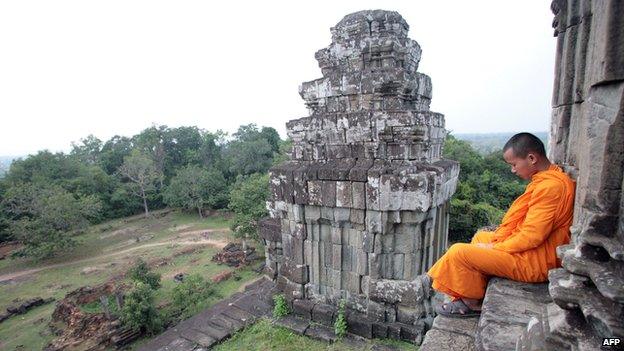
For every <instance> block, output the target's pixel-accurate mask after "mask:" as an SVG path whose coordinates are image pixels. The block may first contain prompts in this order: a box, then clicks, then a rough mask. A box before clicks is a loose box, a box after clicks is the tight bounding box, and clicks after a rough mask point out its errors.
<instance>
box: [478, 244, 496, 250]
mask: <svg viewBox="0 0 624 351" xmlns="http://www.w3.org/2000/svg"><path fill="white" fill-rule="evenodd" d="M477 247H482V248H484V249H491V248H493V247H494V244H493V243H477Z"/></svg>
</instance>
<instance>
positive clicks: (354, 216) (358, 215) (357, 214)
mask: <svg viewBox="0 0 624 351" xmlns="http://www.w3.org/2000/svg"><path fill="white" fill-rule="evenodd" d="M365 215H366V212H365V211H364V210H358V209H355V208H352V209H350V214H349V221H350V222H351V223H354V224H364V218H365Z"/></svg>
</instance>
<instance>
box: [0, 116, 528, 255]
mask: <svg viewBox="0 0 624 351" xmlns="http://www.w3.org/2000/svg"><path fill="white" fill-rule="evenodd" d="M290 145H291V143H290V141H289V140H282V139H281V138H280V136H279V134H278V133H277V131H276V130H275V129H273V128H270V127H258V126H256V125H255V124H249V125H243V126H240V127H239V128H238V130H237V131H236V132H235V133H233V134H232V135H231V136H230V137H228V135H227V134H226V133H223V132H221V131H217V132H209V131H205V130H203V129H200V128H197V127H177V128H170V127H167V126H152V127H150V128H147V129H145V130H143V131H142V132H140V133H139V134H137V135H134V136H132V137H124V136H114V137H112V138H110V139H109V140H106V141H102V140H100V139H98V138H97V137H95V136H93V135H89V136H87V137H85V138H83V139H81V140H80V141H78V142H75V143H72V149H71V151H70V152H69V153H62V152H59V153H52V152H49V151H47V150H44V151H40V152H38V153H37V154H34V155H30V156H28V157H25V158H22V159H17V160H14V161H13V163H12V164H11V166H10V168H9V170H8V171H7V172H6V174H5V175H4V177H3V178H1V179H0V242H3V241H10V240H17V241H20V242H22V243H23V244H24V245H25V247H24V249H23V250H22V251H20V254H22V255H29V256H32V257H35V258H45V257H49V256H52V255H55V254H57V253H59V252H62V251H63V250H67V249H71V248H72V247H73V246H74V245H75V244H76V240H74V237H75V236H76V235H79V234H80V233H81V232H83V231H84V230H85V229H86V228H87V227H88V225H89V224H94V223H98V222H102V221H105V220H109V219H114V218H120V217H125V216H129V215H135V214H140V213H143V214H144V215H145V216H148V215H149V213H150V211H152V210H155V209H161V208H164V207H172V208H180V209H182V210H186V211H193V212H195V213H197V214H198V215H199V216H200V217H203V216H204V215H205V214H206V211H208V210H219V209H224V210H225V209H229V210H231V211H232V212H233V213H234V220H233V223H234V224H233V229H235V231H236V232H237V234H239V235H240V236H241V237H245V238H255V237H257V236H256V235H255V234H256V233H255V231H256V223H257V220H258V219H259V217H261V216H264V215H266V210H265V209H264V199H266V197H267V196H268V176H267V173H268V170H269V168H270V167H271V166H272V165H273V164H276V163H279V162H281V161H283V160H286V159H287V158H288V153H289V150H290ZM444 157H445V158H448V159H453V160H456V161H459V163H460V166H461V172H460V180H459V184H458V188H457V192H456V194H455V195H454V197H453V198H452V200H451V216H450V230H449V236H450V240H451V241H467V240H469V239H470V237H471V236H472V234H473V233H474V232H475V231H476V230H477V229H478V228H480V227H482V226H487V225H496V224H498V223H499V222H500V219H501V217H502V215H503V214H504V211H505V210H506V209H507V208H508V207H509V205H510V204H511V202H512V201H513V200H514V199H515V198H516V197H517V196H518V195H520V194H521V193H522V192H523V191H524V187H525V186H526V183H525V182H523V181H521V180H520V179H519V178H517V177H516V176H515V175H513V174H512V173H511V172H510V169H509V166H508V165H507V164H506V163H505V162H504V161H503V159H502V152H501V150H496V151H493V152H491V153H489V154H485V155H484V154H483V153H479V152H477V150H475V148H473V146H471V144H470V143H469V142H467V141H463V140H459V139H457V138H455V137H453V136H452V135H450V134H449V135H448V136H447V138H446V143H445V148H444ZM239 231H240V233H238V232H239Z"/></svg>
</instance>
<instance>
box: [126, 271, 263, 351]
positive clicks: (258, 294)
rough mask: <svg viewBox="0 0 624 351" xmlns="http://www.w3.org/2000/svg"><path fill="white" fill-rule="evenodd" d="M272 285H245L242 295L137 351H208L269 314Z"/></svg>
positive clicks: (195, 317) (224, 301)
mask: <svg viewBox="0 0 624 351" xmlns="http://www.w3.org/2000/svg"><path fill="white" fill-rule="evenodd" d="M273 294H275V285H274V284H273V282H272V281H270V280H268V279H267V278H265V277H262V278H260V279H258V280H257V281H255V282H253V283H251V284H249V285H248V286H247V287H246V288H245V291H244V292H242V293H236V294H234V295H232V296H231V297H230V298H228V299H225V300H222V301H220V302H219V303H217V304H215V305H214V306H212V307H211V308H208V309H206V310H204V311H202V312H201V313H199V314H198V315H196V316H194V317H192V318H189V319H187V320H184V321H182V322H180V323H179V324H178V325H176V326H175V327H173V328H169V329H167V330H166V331H165V332H164V333H162V334H160V335H158V336H157V337H155V338H153V339H152V340H150V341H149V342H147V343H146V344H144V345H142V346H141V347H139V349H138V351H174V350H175V351H200V350H207V349H210V348H211V347H212V346H214V345H216V344H217V343H219V342H221V341H223V340H225V339H227V338H228V337H230V336H231V335H232V334H234V333H235V332H237V331H239V330H241V329H243V328H244V327H245V326H248V325H251V324H253V323H254V322H256V321H257V320H258V318H261V317H264V316H269V315H270V314H271V311H272V310H273V306H272V301H271V298H272V296H273Z"/></svg>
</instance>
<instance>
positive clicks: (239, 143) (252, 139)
mask: <svg viewBox="0 0 624 351" xmlns="http://www.w3.org/2000/svg"><path fill="white" fill-rule="evenodd" d="M233 137H234V139H233V140H232V141H230V142H229V143H228V145H227V148H226V151H225V153H226V156H227V162H228V165H229V171H230V172H231V173H232V174H233V175H249V174H252V173H264V172H266V171H268V170H269V168H270V167H271V165H272V163H273V157H274V156H275V154H276V153H277V152H278V150H279V135H278V134H277V131H275V129H273V128H267V127H265V128H263V129H262V130H258V127H257V126H256V125H255V124H248V125H243V126H240V127H239V128H238V130H237V131H236V133H234V135H233Z"/></svg>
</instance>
